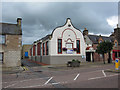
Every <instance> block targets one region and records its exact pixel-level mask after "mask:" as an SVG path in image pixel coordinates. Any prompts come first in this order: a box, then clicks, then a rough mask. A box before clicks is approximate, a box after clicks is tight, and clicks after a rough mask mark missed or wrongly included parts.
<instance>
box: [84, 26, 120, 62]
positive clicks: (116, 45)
mask: <svg viewBox="0 0 120 90" xmlns="http://www.w3.org/2000/svg"><path fill="white" fill-rule="evenodd" d="M83 35H84V39H85V43H86V61H89V62H91V61H92V62H94V61H102V60H103V58H102V55H101V54H98V53H96V52H95V51H96V49H97V46H98V44H99V43H101V42H103V41H109V42H111V43H113V50H112V51H111V56H112V57H111V58H112V60H115V58H119V57H120V28H119V27H118V25H117V28H115V29H114V32H113V33H112V34H111V35H110V36H109V37H107V36H101V35H90V34H89V33H88V30H87V29H85V30H84V31H83ZM105 60H108V53H106V54H105Z"/></svg>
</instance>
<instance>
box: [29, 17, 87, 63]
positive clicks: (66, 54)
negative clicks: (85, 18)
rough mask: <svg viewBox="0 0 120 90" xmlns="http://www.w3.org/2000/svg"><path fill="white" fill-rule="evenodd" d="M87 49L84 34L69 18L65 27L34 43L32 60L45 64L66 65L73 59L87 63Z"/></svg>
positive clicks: (31, 50) (58, 28)
mask: <svg viewBox="0 0 120 90" xmlns="http://www.w3.org/2000/svg"><path fill="white" fill-rule="evenodd" d="M85 49H86V46H85V41H84V37H83V34H82V32H81V31H80V30H78V29H76V28H75V27H74V26H73V25H72V23H71V20H70V18H68V19H67V21H66V23H65V25H63V26H61V27H57V28H56V29H54V30H53V32H52V34H50V35H47V36H46V37H43V38H42V39H40V40H38V41H36V42H34V43H33V45H32V47H31V49H30V52H31V60H34V61H37V62H42V63H45V64H65V63H67V61H69V60H72V59H78V60H80V61H82V62H85V61H86V60H85V59H84V58H83V57H84V56H85Z"/></svg>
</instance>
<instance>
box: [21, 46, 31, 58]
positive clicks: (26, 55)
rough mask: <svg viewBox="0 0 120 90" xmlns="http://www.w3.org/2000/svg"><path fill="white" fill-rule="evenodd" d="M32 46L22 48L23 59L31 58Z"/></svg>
mask: <svg viewBox="0 0 120 90" xmlns="http://www.w3.org/2000/svg"><path fill="white" fill-rule="evenodd" d="M31 46H32V45H29V44H26V45H23V46H22V58H23V59H24V58H29V57H30V48H31Z"/></svg>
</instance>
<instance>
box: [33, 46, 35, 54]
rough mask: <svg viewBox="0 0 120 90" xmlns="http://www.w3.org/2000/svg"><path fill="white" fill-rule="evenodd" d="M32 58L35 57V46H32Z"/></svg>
mask: <svg viewBox="0 0 120 90" xmlns="http://www.w3.org/2000/svg"><path fill="white" fill-rule="evenodd" d="M33 56H35V45H34V46H33Z"/></svg>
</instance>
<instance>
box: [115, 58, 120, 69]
mask: <svg viewBox="0 0 120 90" xmlns="http://www.w3.org/2000/svg"><path fill="white" fill-rule="evenodd" d="M115 70H119V59H118V58H116V60H115Z"/></svg>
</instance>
